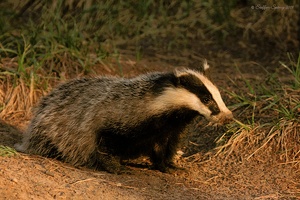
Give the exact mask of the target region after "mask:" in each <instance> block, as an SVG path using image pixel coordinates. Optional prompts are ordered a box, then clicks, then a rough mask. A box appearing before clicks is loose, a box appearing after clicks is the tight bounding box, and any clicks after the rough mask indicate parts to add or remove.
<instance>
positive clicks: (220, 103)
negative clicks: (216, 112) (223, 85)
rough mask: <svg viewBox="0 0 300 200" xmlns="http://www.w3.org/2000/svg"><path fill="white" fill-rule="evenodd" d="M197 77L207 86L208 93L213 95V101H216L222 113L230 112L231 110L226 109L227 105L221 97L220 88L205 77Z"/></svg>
mask: <svg viewBox="0 0 300 200" xmlns="http://www.w3.org/2000/svg"><path fill="white" fill-rule="evenodd" d="M197 76H198V78H199V79H200V80H201V81H202V83H203V84H204V85H205V86H206V88H207V89H208V91H209V92H210V93H211V95H212V97H213V99H214V100H215V101H216V103H217V105H218V106H219V109H220V111H221V112H225V113H228V112H230V111H229V109H228V108H227V107H226V105H225V103H224V102H223V99H222V97H221V94H220V92H219V90H218V88H217V87H216V86H215V85H214V84H213V83H212V82H211V81H210V80H209V79H208V78H206V77H205V76H202V75H199V74H198V75H197Z"/></svg>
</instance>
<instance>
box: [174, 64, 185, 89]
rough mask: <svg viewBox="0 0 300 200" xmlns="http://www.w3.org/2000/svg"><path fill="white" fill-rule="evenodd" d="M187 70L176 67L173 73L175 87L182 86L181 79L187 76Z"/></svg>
mask: <svg viewBox="0 0 300 200" xmlns="http://www.w3.org/2000/svg"><path fill="white" fill-rule="evenodd" d="M186 71H187V69H186V68H185V67H176V68H175V69H174V71H173V73H174V75H175V79H176V81H175V84H176V85H181V84H182V79H184V77H185V76H187V75H188V74H187V72H186Z"/></svg>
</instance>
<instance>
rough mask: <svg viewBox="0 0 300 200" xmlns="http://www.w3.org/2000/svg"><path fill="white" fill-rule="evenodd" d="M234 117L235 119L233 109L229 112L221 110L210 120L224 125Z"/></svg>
mask: <svg viewBox="0 0 300 200" xmlns="http://www.w3.org/2000/svg"><path fill="white" fill-rule="evenodd" d="M232 119H233V114H232V112H231V111H228V112H220V113H219V114H217V115H213V116H211V118H210V120H209V121H211V122H212V123H214V124H216V125H224V124H228V123H230V122H231V121H232Z"/></svg>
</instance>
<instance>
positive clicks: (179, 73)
mask: <svg viewBox="0 0 300 200" xmlns="http://www.w3.org/2000/svg"><path fill="white" fill-rule="evenodd" d="M174 74H175V76H176V77H180V76H183V75H185V74H186V68H185V67H176V68H175V69H174Z"/></svg>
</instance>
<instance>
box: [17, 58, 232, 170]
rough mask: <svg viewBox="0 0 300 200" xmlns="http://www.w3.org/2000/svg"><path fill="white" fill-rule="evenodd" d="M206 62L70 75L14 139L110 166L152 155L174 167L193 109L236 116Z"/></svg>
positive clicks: (158, 163) (50, 153) (36, 150)
mask: <svg viewBox="0 0 300 200" xmlns="http://www.w3.org/2000/svg"><path fill="white" fill-rule="evenodd" d="M208 68H209V66H208V64H207V63H204V65H203V70H202V71H203V72H199V71H196V70H192V69H187V68H183V69H178V68H176V69H174V70H173V71H171V72H152V73H147V74H144V75H140V76H137V77H134V78H118V77H109V76H104V77H93V78H80V79H75V80H71V81H69V82H67V83H64V84H62V85H60V86H58V87H57V88H56V89H54V90H53V91H52V92H50V93H49V94H48V95H47V96H45V97H44V98H42V100H41V101H40V103H39V105H38V107H37V108H36V111H35V113H34V117H33V119H32V120H31V122H30V124H29V126H28V129H27V130H26V132H25V134H24V138H23V141H22V144H17V145H16V146H15V147H16V149H17V150H19V151H22V152H26V153H29V154H37V155H41V156H45V157H50V158H56V159H59V160H62V161H64V162H67V163H70V164H72V165H74V166H77V167H79V166H86V167H91V168H94V169H98V170H106V171H108V172H111V173H120V172H121V171H122V170H124V168H126V167H125V166H123V163H122V161H123V160H127V159H133V158H138V157H140V156H148V157H149V158H150V161H151V163H152V167H153V168H154V169H157V170H159V171H161V172H168V171H169V170H170V169H172V168H175V167H176V166H175V164H174V162H173V157H174V156H175V154H176V151H177V146H178V143H179V136H180V133H182V132H183V130H184V128H185V127H186V126H187V125H188V124H189V123H190V122H191V121H192V120H193V119H194V118H195V117H197V116H199V115H200V116H203V117H205V118H206V119H207V120H208V121H209V122H211V123H213V124H224V123H225V122H227V121H229V120H230V119H232V117H233V116H232V112H231V111H230V110H229V109H228V108H227V107H226V105H225V104H224V102H223V100H222V97H221V95H220V92H219V90H218V88H217V87H216V86H215V85H214V84H213V83H212V82H211V81H210V80H209V78H208V77H207V76H206V72H207V70H208Z"/></svg>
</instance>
